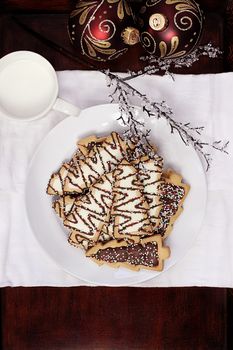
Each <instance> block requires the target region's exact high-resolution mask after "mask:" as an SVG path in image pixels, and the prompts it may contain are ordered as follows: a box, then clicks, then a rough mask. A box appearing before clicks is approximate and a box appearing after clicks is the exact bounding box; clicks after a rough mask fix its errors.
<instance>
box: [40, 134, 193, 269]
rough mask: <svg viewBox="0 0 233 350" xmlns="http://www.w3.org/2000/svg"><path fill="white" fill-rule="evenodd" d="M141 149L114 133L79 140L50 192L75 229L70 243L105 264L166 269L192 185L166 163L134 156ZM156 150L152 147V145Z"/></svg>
mask: <svg viewBox="0 0 233 350" xmlns="http://www.w3.org/2000/svg"><path fill="white" fill-rule="evenodd" d="M134 147H135V145H134V144H133V143H130V142H125V141H124V140H123V139H122V138H121V136H120V135H119V134H118V133H116V132H112V133H111V134H110V135H109V136H106V137H103V138H97V137H96V136H90V137H87V138H85V139H82V140H80V141H78V143H77V150H76V152H75V154H74V155H73V157H72V158H71V159H70V161H69V162H66V163H63V164H62V165H61V167H60V169H59V170H58V171H57V172H56V173H54V174H52V176H51V178H50V180H49V183H48V186H47V193H48V194H49V195H52V196H54V200H53V208H54V210H55V211H56V213H57V214H58V215H59V217H60V218H61V219H62V220H63V224H64V226H66V227H67V228H68V229H69V236H68V242H69V243H70V244H71V245H73V246H75V247H78V248H81V249H84V250H85V253H86V256H87V257H89V258H91V259H92V260H93V261H95V262H96V263H98V264H99V265H102V264H107V265H108V266H111V267H120V266H122V267H127V268H130V269H133V270H140V269H149V270H159V271H161V270H162V269H163V265H164V260H165V259H167V258H168V257H169V255H170V249H169V248H168V247H166V246H164V240H165V239H166V237H167V236H168V235H169V234H170V232H171V230H172V227H173V224H174V222H175V220H176V218H177V217H178V216H179V214H180V213H181V211H182V210H183V209H182V204H183V202H184V199H185V197H186V195H187V193H188V191H189V186H188V185H187V184H184V183H183V182H182V177H181V176H180V175H179V174H176V173H175V172H174V171H172V170H169V171H164V169H163V159H162V157H160V156H159V155H158V154H157V153H156V152H155V151H154V152H153V156H151V154H150V155H149V156H140V157H139V158H135V157H132V154H133V152H134ZM151 147H152V146H151Z"/></svg>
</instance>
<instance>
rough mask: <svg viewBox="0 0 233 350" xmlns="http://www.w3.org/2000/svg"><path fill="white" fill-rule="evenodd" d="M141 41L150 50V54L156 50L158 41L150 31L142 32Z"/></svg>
mask: <svg viewBox="0 0 233 350" xmlns="http://www.w3.org/2000/svg"><path fill="white" fill-rule="evenodd" d="M141 42H142V45H143V46H144V47H145V48H146V49H147V50H148V52H149V53H150V54H153V53H155V51H156V42H155V39H154V38H153V36H152V35H151V34H150V33H148V32H142V33H141Z"/></svg>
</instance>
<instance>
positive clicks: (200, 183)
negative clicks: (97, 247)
mask: <svg viewBox="0 0 233 350" xmlns="http://www.w3.org/2000/svg"><path fill="white" fill-rule="evenodd" d="M138 113H139V116H140V115H142V112H141V111H140V110H138ZM118 116H119V110H118V106H117V105H113V104H106V105H100V106H94V107H90V108H87V109H85V110H83V111H82V112H81V114H80V116H79V117H78V118H75V117H69V118H67V119H65V120H64V121H63V122H61V123H60V124H59V125H57V126H56V127H55V128H54V129H53V130H52V131H51V132H50V133H49V134H48V136H47V137H46V138H45V139H44V140H43V142H42V143H41V145H40V146H39V149H38V150H37V152H36V154H35V155H34V157H33V159H32V162H31V165H30V169H29V173H28V179H27V185H26V206H27V212H28V218H29V221H30V224H31V227H32V230H33V232H34V234H35V236H36V238H37V239H38V241H39V243H40V244H41V246H42V247H43V248H44V249H45V251H47V253H48V254H49V255H50V256H51V257H52V258H53V259H54V261H55V262H57V264H58V265H60V266H61V267H62V268H63V269H64V270H65V271H67V272H69V273H71V274H72V275H74V276H76V277H78V278H80V279H82V280H84V281H87V282H91V283H94V284H97V285H108V286H121V285H132V284H136V283H140V282H143V281H146V280H148V279H151V278H153V277H155V276H158V275H159V274H160V272H154V271H146V270H141V271H139V272H134V271H130V270H126V269H123V268H120V269H111V268H109V267H107V266H101V267H99V266H98V265H96V264H95V263H94V262H93V261H91V260H90V259H87V258H86V257H85V255H84V253H83V251H82V250H81V249H77V248H75V247H73V246H71V245H69V244H68V243H67V235H68V231H67V230H66V228H64V227H63V225H62V223H61V221H60V220H59V218H58V217H57V215H56V214H55V212H54V210H53V209H52V206H51V203H52V198H51V196H48V195H47V194H46V187H47V183H48V180H49V178H50V176H51V174H52V173H53V172H54V171H56V170H58V168H59V167H60V165H61V163H62V162H64V161H65V160H68V159H70V157H71V155H72V154H73V152H74V150H75V143H76V141H77V140H79V139H81V138H83V137H85V136H88V135H91V134H95V135H97V136H103V135H106V134H109V133H110V132H111V131H122V129H123V128H122V127H121V126H120V125H119V123H118V122H117V121H116V119H117V117H118ZM148 127H150V128H151V129H152V131H151V141H152V143H154V144H156V145H157V146H158V149H159V154H161V155H162V156H163V157H164V160H165V166H166V167H172V168H173V169H174V170H176V171H178V172H179V173H181V174H182V175H183V178H184V180H185V181H186V182H187V183H188V184H190V186H191V190H190V192H189V194H188V196H187V198H186V200H185V203H184V212H183V213H182V215H181V216H180V217H179V218H178V220H177V221H176V223H175V226H174V229H173V232H172V234H171V235H170V237H169V238H168V239H167V240H166V244H167V245H168V246H170V248H171V256H170V258H169V259H168V260H167V261H166V262H165V267H164V271H166V270H167V269H169V268H170V267H171V266H172V265H174V264H176V263H177V261H178V260H180V259H181V258H182V257H183V256H184V254H185V253H186V252H187V251H188V249H189V248H190V247H191V246H192V245H193V243H194V240H195V238H196V236H197V234H198V232H199V230H200V227H201V224H202V221H203V217H204V213H205V206H206V181H205V174H204V170H203V167H202V164H201V161H200V159H199V157H198V155H197V153H196V152H195V150H194V149H193V148H192V147H187V146H185V144H184V143H183V142H182V141H181V139H180V138H179V136H178V135H171V133H170V128H169V126H168V125H167V123H166V122H165V121H164V120H162V119H159V120H156V119H154V120H151V121H149V122H148Z"/></svg>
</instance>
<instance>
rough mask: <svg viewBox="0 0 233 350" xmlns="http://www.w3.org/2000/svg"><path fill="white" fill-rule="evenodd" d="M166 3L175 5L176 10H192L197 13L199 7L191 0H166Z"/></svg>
mask: <svg viewBox="0 0 233 350" xmlns="http://www.w3.org/2000/svg"><path fill="white" fill-rule="evenodd" d="M166 4H167V5H174V4H177V5H176V10H178V11H186V10H192V11H194V12H197V13H199V12H200V11H199V7H198V5H197V4H196V3H194V2H193V1H191V0H166Z"/></svg>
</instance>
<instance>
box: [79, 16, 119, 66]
mask: <svg viewBox="0 0 233 350" xmlns="http://www.w3.org/2000/svg"><path fill="white" fill-rule="evenodd" d="M99 29H100V30H101V31H102V32H104V33H108V34H110V35H109V37H108V39H107V40H99V39H96V38H95V36H94V35H93V33H92V32H91V28H90V25H89V26H88V27H87V30H88V35H86V36H85V37H84V41H85V44H86V46H87V50H88V54H89V56H90V57H91V58H96V59H97V60H102V59H100V58H98V57H97V53H101V54H104V55H113V54H115V53H116V49H112V48H111V43H110V41H109V40H111V39H112V38H113V37H114V35H115V33H116V26H115V24H114V23H113V22H112V21H110V20H107V19H106V20H104V21H102V22H100V24H99ZM84 52H85V50H84ZM85 53H86V52H85Z"/></svg>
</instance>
